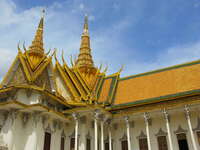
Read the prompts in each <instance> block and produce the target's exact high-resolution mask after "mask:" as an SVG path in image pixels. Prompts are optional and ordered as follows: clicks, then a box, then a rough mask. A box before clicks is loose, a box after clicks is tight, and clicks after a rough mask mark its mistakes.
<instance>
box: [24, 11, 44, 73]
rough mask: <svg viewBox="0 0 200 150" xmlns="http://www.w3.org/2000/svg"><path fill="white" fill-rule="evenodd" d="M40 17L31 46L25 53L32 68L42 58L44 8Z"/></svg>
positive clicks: (35, 66)
mask: <svg viewBox="0 0 200 150" xmlns="http://www.w3.org/2000/svg"><path fill="white" fill-rule="evenodd" d="M42 13H43V14H42V17H41V19H40V22H39V25H38V28H37V31H36V33H35V37H34V39H33V41H32V44H31V46H30V47H29V49H28V51H27V52H26V53H27V56H28V60H29V63H30V64H31V68H32V69H33V70H34V69H36V68H37V66H38V65H39V64H40V62H41V61H42V58H44V56H45V53H44V46H43V30H44V29H43V28H44V10H43V11H42Z"/></svg>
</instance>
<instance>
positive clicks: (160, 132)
mask: <svg viewBox="0 0 200 150" xmlns="http://www.w3.org/2000/svg"><path fill="white" fill-rule="evenodd" d="M155 136H167V132H164V131H163V130H162V128H160V129H159V131H158V133H157V134H155Z"/></svg>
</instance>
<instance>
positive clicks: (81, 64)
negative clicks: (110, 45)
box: [76, 16, 94, 72]
mask: <svg viewBox="0 0 200 150" xmlns="http://www.w3.org/2000/svg"><path fill="white" fill-rule="evenodd" d="M76 66H77V67H78V68H80V69H81V70H82V71H86V72H88V70H90V69H91V68H94V63H93V60H92V55H91V48H90V37H89V32H88V16H85V19H84V27H83V33H82V36H81V46H80V53H79V55H78V59H77V61H76Z"/></svg>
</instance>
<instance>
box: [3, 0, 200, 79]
mask: <svg viewBox="0 0 200 150" xmlns="http://www.w3.org/2000/svg"><path fill="white" fill-rule="evenodd" d="M44 7H45V8H46V19H45V34H44V40H45V48H46V51H47V50H48V49H49V48H52V49H53V48H58V50H59V52H58V55H60V54H61V50H62V49H63V50H64V52H65V58H66V59H67V60H69V56H70V55H73V56H74V57H75V55H76V54H77V53H78V51H79V46H80V35H81V32H82V25H83V17H84V14H85V13H87V14H88V15H89V31H90V35H91V47H92V53H93V57H94V61H95V64H96V65H97V66H98V65H99V64H101V63H103V64H104V66H108V73H109V74H111V73H114V72H116V71H118V70H119V69H120V67H121V66H122V65H125V68H124V71H123V72H122V76H127V75H133V74H137V73H142V72H146V71H150V70H154V69H159V68H163V67H167V66H171V65H175V64H179V63H184V62H188V61H193V60H197V59H199V58H200V1H199V0H100V1H99V0H34V1H33V0H0V20H1V22H0V35H1V36H0V52H1V55H0V60H1V64H0V68H1V72H0V78H2V76H3V75H4V74H5V72H6V71H7V70H8V68H9V66H10V65H11V62H12V60H13V59H14V57H15V56H16V54H17V43H18V42H19V41H21V43H23V42H24V41H25V43H26V46H27V47H28V46H29V45H30V43H31V41H32V39H33V36H34V33H35V30H36V27H37V25H38V22H39V19H40V16H41V9H42V8H44ZM2 20H3V21H2Z"/></svg>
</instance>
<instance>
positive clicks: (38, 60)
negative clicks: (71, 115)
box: [0, 16, 200, 111]
mask: <svg viewBox="0 0 200 150" xmlns="http://www.w3.org/2000/svg"><path fill="white" fill-rule="evenodd" d="M43 26H44V17H42V18H41V20H40V23H39V26H38V29H37V31H36V34H35V37H34V40H33V42H32V45H31V46H30V47H29V49H28V50H26V48H25V46H24V52H22V50H21V49H20V48H19V47H18V55H17V57H16V59H15V61H14V62H13V65H12V66H11V68H10V69H9V71H8V73H7V75H6V76H5V78H4V80H3V81H2V83H1V89H0V98H1V96H2V97H3V96H4V97H5V96H6V95H7V94H8V92H9V91H12V90H14V89H16V88H27V89H28V88H29V89H33V90H38V91H40V92H42V93H45V94H46V95H48V96H50V97H51V98H53V99H55V100H56V101H57V102H59V103H62V104H64V105H65V106H67V107H70V108H71V107H72V108H73V107H80V106H88V105H98V106H100V107H102V108H106V109H107V110H109V111H113V110H119V109H125V108H129V107H133V106H134V107H135V106H141V105H146V104H153V103H159V102H162V101H168V100H173V99H176V98H179V97H187V96H189V95H196V94H200V80H199V78H200V60H198V61H194V62H189V63H186V64H181V65H176V66H172V67H168V68H164V69H159V70H155V71H151V72H147V73H142V74H138V75H133V76H128V77H124V78H120V72H121V71H119V72H117V73H114V74H112V75H109V76H107V75H106V73H105V72H102V71H101V69H98V68H97V67H95V64H94V61H93V59H92V55H91V48H90V37H89V32H88V18H87V16H86V17H85V22H84V28H83V34H82V36H81V46H80V53H79V55H78V59H77V60H75V62H73V63H72V64H73V65H72V66H69V65H68V64H67V63H66V61H65V59H64V55H63V56H62V60H63V62H62V64H61V63H60V62H59V60H58V59H57V57H56V55H55V52H53V53H52V55H51V56H49V52H48V53H45V50H44V48H43ZM53 55H54V56H55V67H54V66H53V63H52V56H53ZM16 80H17V82H15V81H16ZM22 80H23V81H22ZM5 93H6V94H5Z"/></svg>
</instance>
